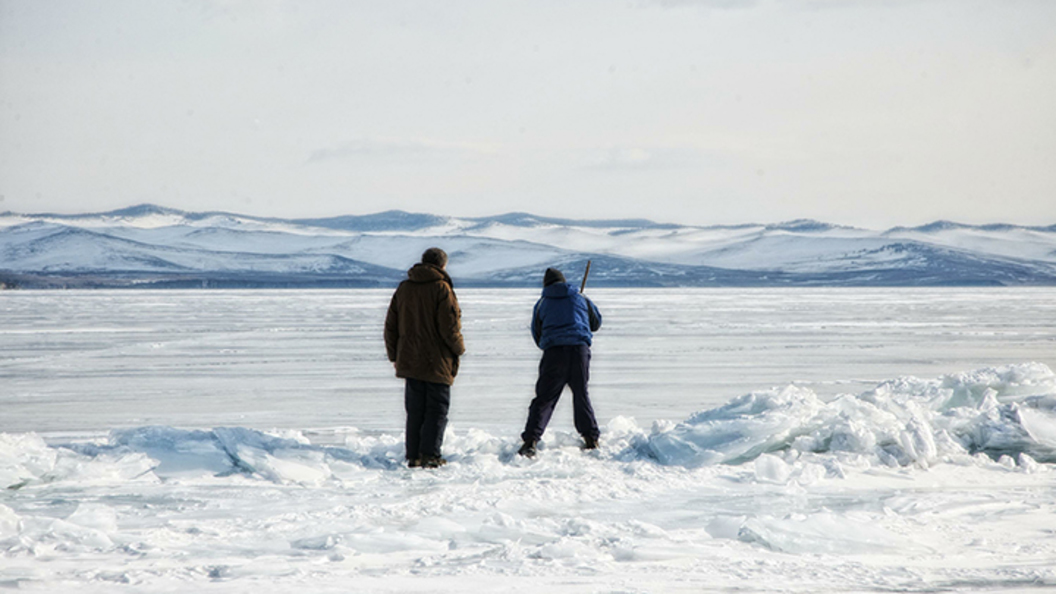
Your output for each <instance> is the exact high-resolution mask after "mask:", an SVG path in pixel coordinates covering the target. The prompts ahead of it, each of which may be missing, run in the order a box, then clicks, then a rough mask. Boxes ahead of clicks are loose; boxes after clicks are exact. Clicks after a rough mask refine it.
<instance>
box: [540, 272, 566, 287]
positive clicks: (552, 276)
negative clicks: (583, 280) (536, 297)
mask: <svg viewBox="0 0 1056 594" xmlns="http://www.w3.org/2000/svg"><path fill="white" fill-rule="evenodd" d="M563 282H565V275H563V274H561V271H560V270H558V269H556V268H547V269H546V274H544V275H543V286H544V287H549V286H550V285H552V284H554V283H563Z"/></svg>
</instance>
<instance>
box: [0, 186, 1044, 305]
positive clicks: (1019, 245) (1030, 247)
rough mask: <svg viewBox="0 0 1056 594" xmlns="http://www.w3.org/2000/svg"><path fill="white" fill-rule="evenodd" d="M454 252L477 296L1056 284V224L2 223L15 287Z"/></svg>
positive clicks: (376, 219) (346, 275)
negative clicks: (554, 284)
mask: <svg viewBox="0 0 1056 594" xmlns="http://www.w3.org/2000/svg"><path fill="white" fill-rule="evenodd" d="M433 245H437V246H440V247H442V248H444V249H445V250H446V251H447V252H448V254H449V255H450V257H451V263H450V266H449V268H450V271H451V274H452V276H453V277H454V278H455V280H456V283H457V284H459V285H461V286H474V285H475V286H496V285H500V286H501V285H509V286H525V285H535V284H537V283H538V282H539V279H540V278H541V275H542V270H543V269H544V268H545V267H547V266H557V267H560V268H563V269H565V270H566V272H568V273H570V274H569V276H570V277H572V276H577V273H578V271H579V270H581V269H582V267H583V265H584V264H585V263H586V261H587V260H588V259H590V260H593V261H594V267H593V268H592V283H596V284H598V285H609V286H618V285H627V286H674V285H677V286H786V285H846V286H855V285H871V286H876V285H892V286H898V285H906V286H921V285H1053V284H1056V225H1053V226H1051V227H1021V226H1014V225H1003V224H998V225H983V226H971V225H962V224H958V223H951V222H947V221H939V222H935V223H932V224H929V225H925V226H921V227H915V228H904V227H897V228H894V229H889V230H884V231H873V230H867V229H858V228H851V227H841V226H835V225H829V224H826V223H822V222H818V221H812V220H797V221H790V222H787V223H782V224H778V225H754V224H749V225H735V226H713V227H691V226H682V225H672V224H660V223H654V222H652V221H648V220H641V219H632V220H591V221H577V220H568V219H554V218H546V217H538V216H534V215H531V214H526V213H509V214H504V215H499V216H494V217H477V218H457V217H445V216H437V215H431V214H414V213H407V212H402V211H389V212H383V213H377V214H372V215H364V216H341V217H333V218H324V219H276V218H265V217H254V216H247V215H240V214H233V213H226V212H201V213H194V212H183V211H179V210H174V209H169V208H163V207H160V206H154V205H149V204H146V205H140V206H135V207H131V208H126V209H121V210H116V211H111V212H106V213H92V214H78V215H59V214H18V213H11V212H8V213H3V214H0V283H4V284H5V285H8V286H25V287H39V286H203V285H204V286H389V285H393V284H395V283H396V282H398V281H399V280H400V279H401V278H403V276H404V270H406V269H407V268H408V267H409V266H410V265H411V264H413V263H414V262H415V261H417V259H418V257H419V255H420V254H421V252H422V251H423V250H424V249H425V248H427V247H430V246H433Z"/></svg>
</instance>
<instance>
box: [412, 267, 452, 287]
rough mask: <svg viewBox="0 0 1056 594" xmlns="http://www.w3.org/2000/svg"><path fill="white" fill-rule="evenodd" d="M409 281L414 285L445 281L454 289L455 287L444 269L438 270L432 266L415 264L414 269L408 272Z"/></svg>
mask: <svg viewBox="0 0 1056 594" xmlns="http://www.w3.org/2000/svg"><path fill="white" fill-rule="evenodd" d="M407 280H409V281H411V282H412V283H435V282H436V281H444V282H445V283H447V284H448V285H449V286H450V287H452V288H454V286H455V284H454V283H452V282H451V277H450V276H448V274H447V272H446V271H445V270H444V269H442V268H438V267H436V266H434V265H432V264H421V263H419V264H415V265H414V267H413V268H411V269H410V270H408V271H407Z"/></svg>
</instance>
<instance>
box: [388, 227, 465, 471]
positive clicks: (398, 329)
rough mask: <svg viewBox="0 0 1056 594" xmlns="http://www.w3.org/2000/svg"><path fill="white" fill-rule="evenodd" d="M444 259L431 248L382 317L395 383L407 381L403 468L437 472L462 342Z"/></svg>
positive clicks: (456, 309)
mask: <svg viewBox="0 0 1056 594" xmlns="http://www.w3.org/2000/svg"><path fill="white" fill-rule="evenodd" d="M446 266H447V254H446V253H444V250H442V249H440V248H429V249H427V250H425V253H423V254H422V261H421V263H419V264H415V265H414V267H413V268H411V269H410V270H408V271H407V280H405V281H403V282H402V283H400V286H399V287H398V288H397V289H396V293H395V294H394V295H393V296H392V301H391V302H390V303H389V313H388V315H387V316H386V317H385V350H386V351H388V355H389V361H392V362H393V363H394V364H395V365H396V377H401V378H404V379H405V380H406V384H405V386H404V396H403V400H404V407H405V409H406V411H407V464H408V466H411V467H415V466H424V467H426V468H436V467H438V466H441V465H443V464H445V463H446V461H445V460H444V459H443V458H442V457H441V456H440V446H441V445H442V444H443V440H444V429H445V428H446V427H447V410H448V408H449V407H450V405H451V384H452V383H454V381H455V376H456V375H457V374H458V358H459V357H460V356H462V354H463V353H465V351H466V347H465V343H464V342H463V340H462V322H461V317H462V311H461V310H460V309H459V307H458V298H457V297H455V290H454V286H453V285H452V283H451V277H450V276H448V274H447V272H446V271H445V270H444V268H445V267H446Z"/></svg>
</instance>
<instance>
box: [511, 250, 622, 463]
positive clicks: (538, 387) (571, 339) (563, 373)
mask: <svg viewBox="0 0 1056 594" xmlns="http://www.w3.org/2000/svg"><path fill="white" fill-rule="evenodd" d="M598 328H601V313H600V312H599V311H598V308H597V307H595V306H594V304H593V303H592V302H591V301H590V299H587V298H586V297H584V296H583V295H581V294H580V293H579V291H577V290H576V288H575V287H573V286H572V285H570V284H569V283H567V282H565V275H563V274H561V271H559V270H556V269H554V268H547V269H546V274H544V275H543V296H542V298H541V299H539V301H538V302H537V303H536V304H535V311H534V312H533V314H532V338H534V339H535V344H537V345H539V348H541V349H543V359H542V361H540V362H539V380H538V381H537V382H536V383H535V399H533V400H532V404H531V406H530V407H529V408H528V422H527V423H526V424H525V427H524V433H522V434H521V439H523V440H524V445H522V446H521V449H520V450H519V451H518V452H517V453H518V454H520V455H522V456H526V457H528V458H531V457H532V456H534V455H535V446H536V444H537V443H538V442H539V438H541V437H542V436H543V431H545V430H546V425H547V423H549V422H550V416H551V415H552V414H553V413H554V406H556V405H557V401H558V399H559V398H561V392H563V391H564V389H565V386H566V385H567V386H569V387H571V388H572V407H573V411H574V412H573V420H574V422H575V425H576V431H578V432H579V434H580V435H582V436H583V441H584V442H585V445H584V447H585V448H586V449H588V450H591V449H594V448H596V447H598V435H599V432H598V422H597V420H595V418H594V407H593V406H591V404H590V397H589V396H588V395H587V381H588V380H589V379H590V344H591V340H592V339H593V337H594V335H593V332H597V330H598Z"/></svg>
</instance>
